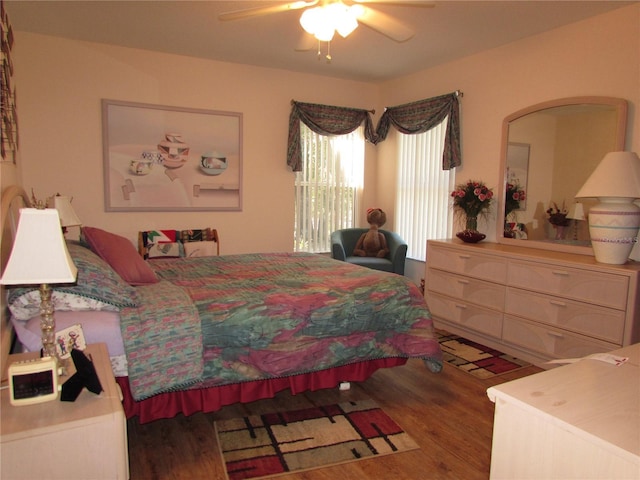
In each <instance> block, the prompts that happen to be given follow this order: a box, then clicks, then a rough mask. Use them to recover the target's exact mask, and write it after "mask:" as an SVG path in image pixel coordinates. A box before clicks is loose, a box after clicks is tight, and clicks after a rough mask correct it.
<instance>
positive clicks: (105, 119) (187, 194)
mask: <svg viewBox="0 0 640 480" xmlns="http://www.w3.org/2000/svg"><path fill="white" fill-rule="evenodd" d="M102 135H103V166H104V168H103V173H104V199H105V211H107V212H135V211H140V212H153V211H163V212H167V211H241V210H242V113H239V112H225V111H217V110H205V109H196V108H181V107H172V106H167V105H153V104H145V103H134V102H124V101H119V100H109V99H103V100H102Z"/></svg>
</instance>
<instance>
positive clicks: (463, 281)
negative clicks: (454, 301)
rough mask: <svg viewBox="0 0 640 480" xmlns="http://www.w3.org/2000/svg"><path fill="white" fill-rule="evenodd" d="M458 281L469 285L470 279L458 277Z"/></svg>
mask: <svg viewBox="0 0 640 480" xmlns="http://www.w3.org/2000/svg"><path fill="white" fill-rule="evenodd" d="M458 283H461V284H462V285H469V280H464V279H462V278H460V279H458Z"/></svg>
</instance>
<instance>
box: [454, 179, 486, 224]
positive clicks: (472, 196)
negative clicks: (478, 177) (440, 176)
mask: <svg viewBox="0 0 640 480" xmlns="http://www.w3.org/2000/svg"><path fill="white" fill-rule="evenodd" d="M451 196H452V197H453V208H454V210H458V211H462V212H464V213H465V215H466V216H467V218H468V217H477V216H478V215H480V214H482V213H485V211H486V210H488V209H489V207H490V206H491V202H492V200H493V190H491V189H490V188H488V187H487V186H486V185H485V184H484V183H483V182H477V181H473V180H469V181H468V182H467V183H462V184H460V185H458V186H457V187H456V189H455V190H454V191H453V192H451Z"/></svg>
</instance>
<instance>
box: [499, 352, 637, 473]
mask: <svg viewBox="0 0 640 480" xmlns="http://www.w3.org/2000/svg"><path fill="white" fill-rule="evenodd" d="M611 353H612V354H615V355H616V356H621V357H626V358H628V361H627V362H626V363H623V364H622V365H619V366H616V365H613V364H610V363H605V362H602V361H599V360H594V359H585V360H580V361H579V362H577V363H573V364H570V365H566V366H563V367H560V368H556V369H553V370H548V371H546V372H541V373H538V374H535V375H530V376H528V377H524V378H521V379H519V380H514V381H512V382H507V383H503V384H501V385H498V386H495V387H491V388H489V389H488V390H487V395H488V396H489V399H490V400H491V401H493V402H494V403H495V414H494V426H493V443H492V450H491V475H490V477H491V478H492V479H494V480H497V479H509V480H511V479H515V478H517V479H541V480H550V479H563V480H566V479H571V478H574V479H587V478H591V479H607V480H609V479H638V478H640V395H638V392H640V344H635V345H632V346H628V347H625V348H623V349H619V350H616V351H613V352H611Z"/></svg>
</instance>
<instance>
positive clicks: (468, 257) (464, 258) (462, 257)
mask: <svg viewBox="0 0 640 480" xmlns="http://www.w3.org/2000/svg"><path fill="white" fill-rule="evenodd" d="M458 258H461V259H462V260H469V259H470V258H471V255H458Z"/></svg>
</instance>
